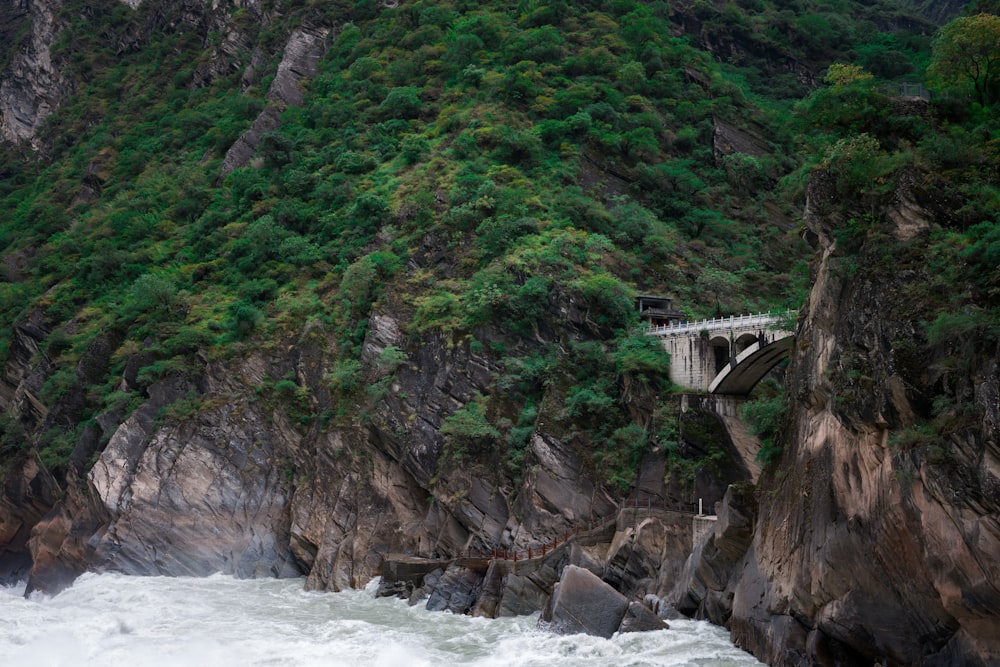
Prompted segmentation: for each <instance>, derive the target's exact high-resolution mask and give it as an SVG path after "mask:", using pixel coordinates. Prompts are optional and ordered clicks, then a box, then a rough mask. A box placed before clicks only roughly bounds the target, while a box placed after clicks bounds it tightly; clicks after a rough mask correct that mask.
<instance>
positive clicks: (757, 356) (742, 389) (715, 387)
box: [648, 312, 794, 396]
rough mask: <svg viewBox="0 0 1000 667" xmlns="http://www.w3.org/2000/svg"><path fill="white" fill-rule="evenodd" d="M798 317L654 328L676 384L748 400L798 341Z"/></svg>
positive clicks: (747, 318)
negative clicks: (795, 324) (795, 326)
mask: <svg viewBox="0 0 1000 667" xmlns="http://www.w3.org/2000/svg"><path fill="white" fill-rule="evenodd" d="M793 317H794V313H791V312H788V313H777V314H776V313H758V314H756V315H740V316H737V317H722V318H713V319H711V320H700V321H698V322H682V323H681V322H677V323H671V324H666V325H664V326H658V327H653V328H652V329H650V330H649V332H648V335H650V336H655V337H657V338H659V339H660V341H661V342H662V344H663V347H665V348H666V349H667V351H668V352H669V353H670V379H671V380H672V381H673V382H674V384H677V385H679V386H681V387H684V388H686V389H694V390H697V391H707V392H709V393H712V394H726V395H733V396H746V395H747V394H749V393H750V391H751V390H752V389H753V388H754V387H755V386H756V385H757V383H758V382H760V380H761V379H762V378H763V377H764V376H765V375H767V374H768V373H769V372H770V371H771V369H772V368H774V367H775V365H777V363H778V362H780V361H781V360H782V359H786V358H788V355H789V353H790V352H791V349H792V343H793V342H794V334H793V332H792V331H791V330H790V329H789V326H790V324H789V323H790V322H791V321H793Z"/></svg>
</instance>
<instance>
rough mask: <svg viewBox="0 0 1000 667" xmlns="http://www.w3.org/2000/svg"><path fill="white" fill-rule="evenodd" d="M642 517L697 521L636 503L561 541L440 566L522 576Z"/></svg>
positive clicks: (473, 554)
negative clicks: (499, 569)
mask: <svg viewBox="0 0 1000 667" xmlns="http://www.w3.org/2000/svg"><path fill="white" fill-rule="evenodd" d="M640 515H656V516H660V517H662V518H670V519H674V520H677V521H684V522H689V521H692V519H693V518H694V517H697V516H698V514H697V513H696V512H693V511H692V512H689V511H686V510H679V509H671V508H669V507H668V506H667V505H666V504H664V503H662V502H653V501H651V500H646V501H639V500H635V499H633V500H630V501H627V502H626V503H623V504H622V505H621V506H620V507H619V509H618V511H617V512H616V513H615V514H614V516H612V517H610V518H606V519H604V520H600V521H599V520H592V521H588V522H587V523H585V524H582V525H580V526H578V527H577V528H575V529H574V530H570V531H567V532H566V533H564V534H562V535H560V536H559V537H557V538H555V539H553V540H551V541H549V542H547V543H545V544H542V545H540V546H537V547H525V548H523V549H506V548H494V549H491V550H489V551H480V550H474V549H470V550H467V551H466V552H465V553H464V554H462V555H459V556H456V557H454V558H446V559H441V560H440V562H441V563H442V564H451V563H454V564H456V565H459V566H461V567H465V568H468V569H470V570H477V571H485V570H486V569H488V568H489V566H490V565H491V564H494V563H497V564H500V565H501V566H504V565H506V566H507V567H517V569H518V571H519V573H523V571H524V568H525V567H529V569H530V565H528V564H529V563H531V564H540V563H541V562H542V561H543V560H545V559H546V558H547V557H548V556H550V555H551V554H552V553H553V552H555V551H558V550H560V549H561V548H564V547H566V546H567V545H570V544H574V543H575V544H581V545H584V546H590V545H593V544H600V543H601V542H610V541H611V540H612V538H613V537H614V535H615V532H617V531H619V530H621V529H623V528H624V527H625V524H627V523H630V522H632V521H634V520H635V519H636V518H637V517H638V516H640ZM407 558H412V557H407Z"/></svg>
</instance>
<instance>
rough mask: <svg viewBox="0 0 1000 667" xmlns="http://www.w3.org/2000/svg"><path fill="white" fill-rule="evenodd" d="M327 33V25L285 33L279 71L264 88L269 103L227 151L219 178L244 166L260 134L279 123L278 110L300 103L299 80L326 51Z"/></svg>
mask: <svg viewBox="0 0 1000 667" xmlns="http://www.w3.org/2000/svg"><path fill="white" fill-rule="evenodd" d="M329 34H330V30H329V28H324V27H312V28H297V29H295V30H294V31H293V32H292V34H291V35H290V36H289V37H288V42H287V43H286V44H285V48H284V52H283V56H282V58H281V63H280V64H279V65H278V71H277V72H276V73H275V75H274V80H273V81H271V87H270V88H268V91H267V97H266V99H267V101H268V106H267V108H266V109H264V110H263V111H261V112H260V115H258V116H257V118H256V119H255V120H254V122H253V124H252V125H251V126H250V128H249V129H248V130H247V131H246V132H244V133H243V134H242V135H240V138H239V139H237V140H236V143H234V144H233V145H232V146H231V147H230V148H229V150H228V151H227V152H226V157H225V159H224V160H223V161H222V171H221V174H220V178H221V177H225V176H226V175H227V174H229V173H230V172H232V171H233V170H235V169H239V168H240V167H243V166H246V164H247V163H249V162H250V158H251V157H253V155H254V153H255V152H256V150H257V146H258V145H259V144H260V140H261V137H263V136H264V135H265V134H266V133H268V132H273V131H274V130H276V129H278V127H280V126H281V112H283V111H284V110H285V109H287V108H288V107H290V106H297V105H299V104H302V90H301V89H300V82H301V81H302V80H303V79H304V78H308V77H310V76H312V75H313V74H315V73H316V67H317V65H318V64H319V59H320V58H321V57H322V55H323V53H324V52H325V51H326V39H327V36H328V35H329ZM232 39H234V40H235V39H237V37H236V36H234V37H233V38H232Z"/></svg>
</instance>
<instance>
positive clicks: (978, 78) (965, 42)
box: [928, 14, 1000, 106]
mask: <svg viewBox="0 0 1000 667" xmlns="http://www.w3.org/2000/svg"><path fill="white" fill-rule="evenodd" d="M928 74H929V75H930V77H931V80H932V81H934V82H935V83H936V84H937V85H940V86H943V87H949V86H956V85H958V86H962V85H971V86H972V89H973V91H974V93H975V96H976V101H977V102H979V104H980V105H982V106H989V105H992V104H995V103H996V102H997V101H998V100H1000V16H995V15H993V14H978V15H976V16H963V17H961V18H957V19H955V20H954V21H952V22H951V23H949V24H948V25H946V26H944V27H943V28H941V30H940V32H938V35H937V37H936V38H935V39H934V55H933V57H932V59H931V65H930V67H929V68H928Z"/></svg>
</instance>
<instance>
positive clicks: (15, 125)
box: [0, 0, 69, 144]
mask: <svg viewBox="0 0 1000 667" xmlns="http://www.w3.org/2000/svg"><path fill="white" fill-rule="evenodd" d="M61 7H62V3H61V2H60V1H59V0H32V1H31V2H28V3H11V2H8V3H5V6H4V7H3V8H2V9H0V14H10V16H9V17H4V16H0V22H2V23H3V24H7V23H8V22H16V23H21V22H26V23H27V24H29V25H30V29H29V30H28V32H27V35H26V37H25V38H24V39H22V40H21V41H20V42H19V43H17V44H16V45H15V47H14V52H13V55H12V57H11V59H10V61H9V62H8V64H7V68H6V69H5V70H4V71H3V72H2V73H0V140H4V141H10V142H13V143H18V144H21V143H29V144H30V143H32V142H33V141H34V139H35V134H36V133H37V131H38V128H39V127H40V126H41V124H42V122H43V121H44V120H45V119H46V117H48V115H49V114H50V113H52V111H53V110H54V109H55V108H56V107H57V106H58V105H59V101H60V100H61V98H62V96H63V94H64V93H65V91H66V89H67V86H68V85H69V84H68V83H67V81H66V79H65V78H64V76H63V75H62V72H61V69H60V67H59V66H58V64H57V63H55V62H53V56H52V45H53V44H54V43H55V41H56V37H57V35H58V34H59V29H60V28H59V22H58V20H57V18H56V17H57V15H58V12H59V9H60V8H61ZM25 8H26V9H27V11H25ZM4 18H6V20H2V19H4Z"/></svg>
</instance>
